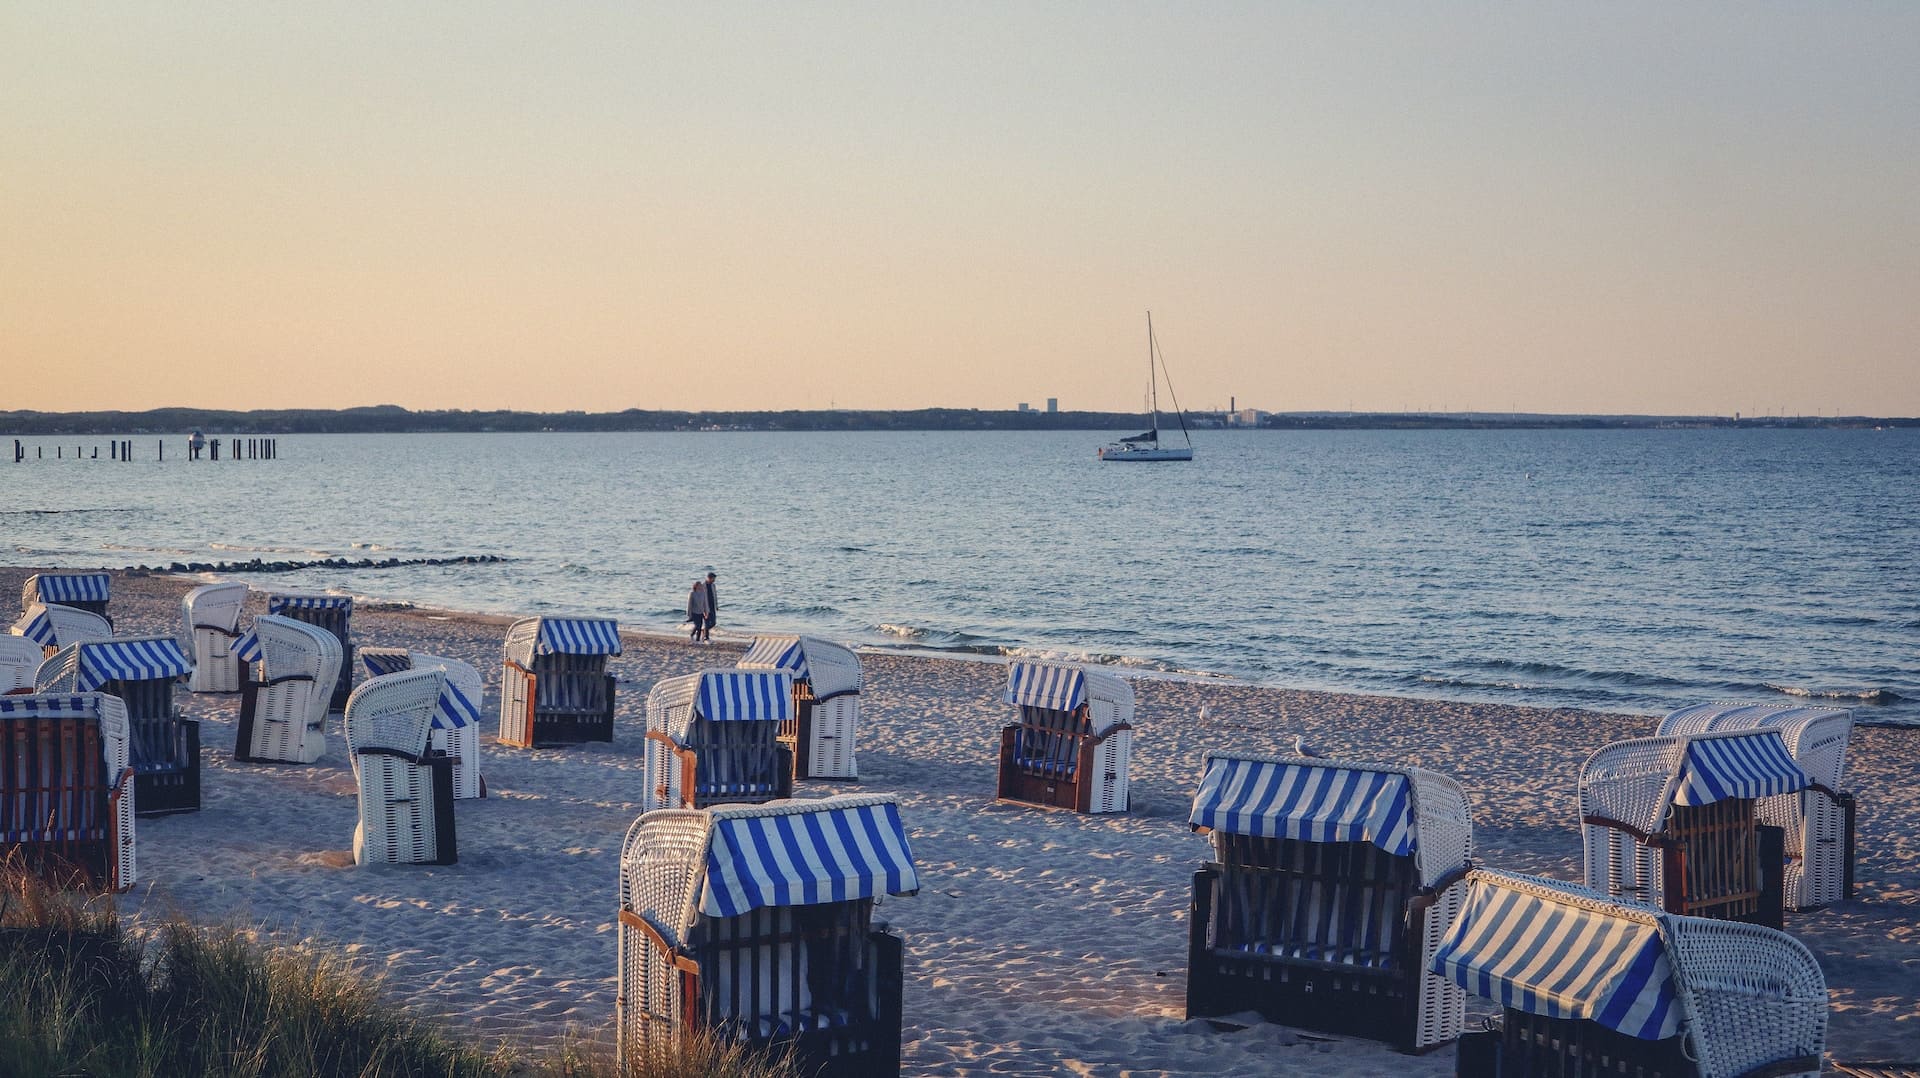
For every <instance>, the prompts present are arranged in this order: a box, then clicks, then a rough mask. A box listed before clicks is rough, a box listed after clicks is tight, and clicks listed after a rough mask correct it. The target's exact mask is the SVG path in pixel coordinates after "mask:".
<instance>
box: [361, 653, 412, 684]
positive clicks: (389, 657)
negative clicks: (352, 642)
mask: <svg viewBox="0 0 1920 1078" xmlns="http://www.w3.org/2000/svg"><path fill="white" fill-rule="evenodd" d="M360 665H362V666H364V667H366V668H367V676H368V677H384V676H386V675H388V674H399V673H403V672H405V671H408V670H411V669H413V652H411V651H408V650H407V649H406V648H361V649H360Z"/></svg>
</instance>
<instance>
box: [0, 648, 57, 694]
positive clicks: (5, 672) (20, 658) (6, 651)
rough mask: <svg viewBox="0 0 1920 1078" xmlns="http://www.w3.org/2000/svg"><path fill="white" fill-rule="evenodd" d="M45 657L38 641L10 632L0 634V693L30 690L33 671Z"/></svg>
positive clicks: (28, 691) (45, 654)
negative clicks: (3, 634)
mask: <svg viewBox="0 0 1920 1078" xmlns="http://www.w3.org/2000/svg"><path fill="white" fill-rule="evenodd" d="M46 657H47V652H46V649H45V648H43V647H41V646H40V644H39V642H38V641H34V640H29V639H27V638H26V637H24V636H15V635H13V634H12V633H8V634H6V635H5V636H0V694H4V693H30V692H32V691H33V675H34V672H35V671H37V670H39V669H40V663H41V662H42V661H44V660H45V659H46Z"/></svg>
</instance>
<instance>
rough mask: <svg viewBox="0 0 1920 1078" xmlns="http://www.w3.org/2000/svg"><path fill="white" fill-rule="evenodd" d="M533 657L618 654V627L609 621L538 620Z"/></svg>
mask: <svg viewBox="0 0 1920 1078" xmlns="http://www.w3.org/2000/svg"><path fill="white" fill-rule="evenodd" d="M533 653H534V654H535V655H618V654H620V625H619V623H618V622H616V621H614V620H613V619H612V618H541V619H540V636H539V638H538V639H536V640H535V641H534V645H533Z"/></svg>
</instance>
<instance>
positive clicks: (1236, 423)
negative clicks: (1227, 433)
mask: <svg viewBox="0 0 1920 1078" xmlns="http://www.w3.org/2000/svg"><path fill="white" fill-rule="evenodd" d="M1272 414H1273V413H1272V412H1263V411H1261V410H1260V409H1258V408H1242V409H1240V410H1239V411H1237V412H1228V413H1227V425H1228V426H1233V427H1257V426H1259V425H1260V424H1261V423H1262V422H1263V421H1265V420H1266V418H1267V417H1268V416H1270V415H1272Z"/></svg>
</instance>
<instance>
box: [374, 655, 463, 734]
mask: <svg viewBox="0 0 1920 1078" xmlns="http://www.w3.org/2000/svg"><path fill="white" fill-rule="evenodd" d="M360 665H362V666H364V667H366V668H367V676H368V677H384V676H386V675H387V674H400V673H405V672H407V671H409V670H412V669H413V652H411V651H408V650H407V649H406V648H361V649H360ZM479 721H480V701H478V700H471V699H468V698H467V694H466V692H465V691H464V690H462V689H461V688H460V686H458V685H456V684H454V681H453V679H452V678H447V679H446V680H445V681H444V682H443V683H442V684H441V686H440V700H439V703H437V704H436V705H435V706H434V709H433V728H434V729H435V730H458V729H460V728H461V727H465V726H472V725H474V724H475V723H478V722H479Z"/></svg>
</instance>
